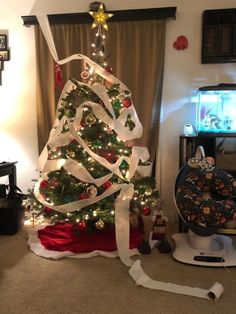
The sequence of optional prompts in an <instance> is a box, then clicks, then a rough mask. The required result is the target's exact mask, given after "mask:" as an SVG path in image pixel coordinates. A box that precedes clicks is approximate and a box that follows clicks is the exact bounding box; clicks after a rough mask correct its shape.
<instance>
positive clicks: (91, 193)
mask: <svg viewBox="0 0 236 314" xmlns="http://www.w3.org/2000/svg"><path fill="white" fill-rule="evenodd" d="M97 192H98V191H97V188H96V187H95V186H94V185H91V186H90V187H88V188H87V190H86V193H87V195H88V196H89V197H95V196H96V195H97Z"/></svg>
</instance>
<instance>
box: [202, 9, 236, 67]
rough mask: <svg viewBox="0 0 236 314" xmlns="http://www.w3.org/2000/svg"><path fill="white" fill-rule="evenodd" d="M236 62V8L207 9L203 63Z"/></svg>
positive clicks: (204, 18) (205, 13)
mask: <svg viewBox="0 0 236 314" xmlns="http://www.w3.org/2000/svg"><path fill="white" fill-rule="evenodd" d="M225 62H236V9H220V10H205V11H204V12H203V21H202V63H225Z"/></svg>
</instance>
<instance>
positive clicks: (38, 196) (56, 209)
mask: <svg viewBox="0 0 236 314" xmlns="http://www.w3.org/2000/svg"><path fill="white" fill-rule="evenodd" d="M90 14H91V15H92V16H93V17H94V24H93V26H95V27H97V32H96V36H95V43H93V44H92V47H93V51H94V53H93V59H94V61H92V60H90V59H89V58H88V57H86V56H84V55H81V54H80V55H73V56H72V57H70V59H81V60H82V62H83V70H82V73H81V78H82V81H78V80H76V79H73V78H72V79H70V80H69V81H68V82H67V84H66V85H65V87H64V89H63V91H62V94H61V97H60V99H59V102H58V107H57V112H56V119H55V123H54V126H53V128H52V130H51V133H50V136H49V140H48V143H47V144H46V146H45V148H44V150H43V152H42V154H41V156H40V174H41V175H40V179H39V180H38V182H37V183H36V184H35V187H34V192H33V193H31V195H29V200H30V204H31V205H30V208H31V210H32V209H33V212H35V213H36V216H43V217H44V220H46V221H49V222H50V223H58V222H69V223H72V224H73V225H74V226H75V228H76V230H78V231H79V232H96V231H97V230H99V231H101V230H103V229H106V228H110V227H112V226H114V225H115V223H118V222H117V221H115V217H116V209H117V207H119V206H123V207H124V210H127V211H129V217H130V224H131V225H132V226H137V225H138V223H139V218H141V217H142V218H144V217H146V218H147V217H148V220H149V222H150V224H151V225H155V221H157V218H158V219H159V218H160V216H162V213H161V211H160V208H159V205H160V200H159V194H158V191H157V190H156V188H155V179H153V178H151V177H150V175H151V164H150V163H149V162H148V159H149V153H148V150H147V149H146V148H144V147H137V146H133V145H132V140H134V139H136V138H139V137H140V136H141V135H142V126H141V123H140V121H139V119H138V117H137V114H136V111H135V108H134V105H133V102H132V95H131V92H130V90H129V89H128V88H127V87H126V86H125V85H124V84H123V83H122V82H121V81H119V80H118V79H117V78H116V77H115V76H114V75H113V74H112V69H111V67H110V66H108V65H107V64H106V56H105V31H104V30H107V23H106V20H107V19H108V18H109V17H110V15H109V14H107V13H105V12H104V7H103V6H102V5H100V6H99V8H98V11H93V12H90ZM67 61H68V60H67ZM64 62H65V60H62V62H61V64H63V63H64ZM154 230H158V228H154ZM157 233H158V231H157Z"/></svg>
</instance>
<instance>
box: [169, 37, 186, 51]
mask: <svg viewBox="0 0 236 314" xmlns="http://www.w3.org/2000/svg"><path fill="white" fill-rule="evenodd" d="M173 47H174V48H175V49H176V50H184V49H186V48H188V39H187V38H186V37H185V36H183V35H181V36H179V37H178V38H177V39H176V41H175V42H174V43H173Z"/></svg>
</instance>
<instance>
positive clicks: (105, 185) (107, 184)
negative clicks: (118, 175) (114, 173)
mask: <svg viewBox="0 0 236 314" xmlns="http://www.w3.org/2000/svg"><path fill="white" fill-rule="evenodd" d="M102 186H103V187H104V189H106V190H107V189H109V187H111V186H112V183H111V181H106V182H105V183H103V185H102Z"/></svg>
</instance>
